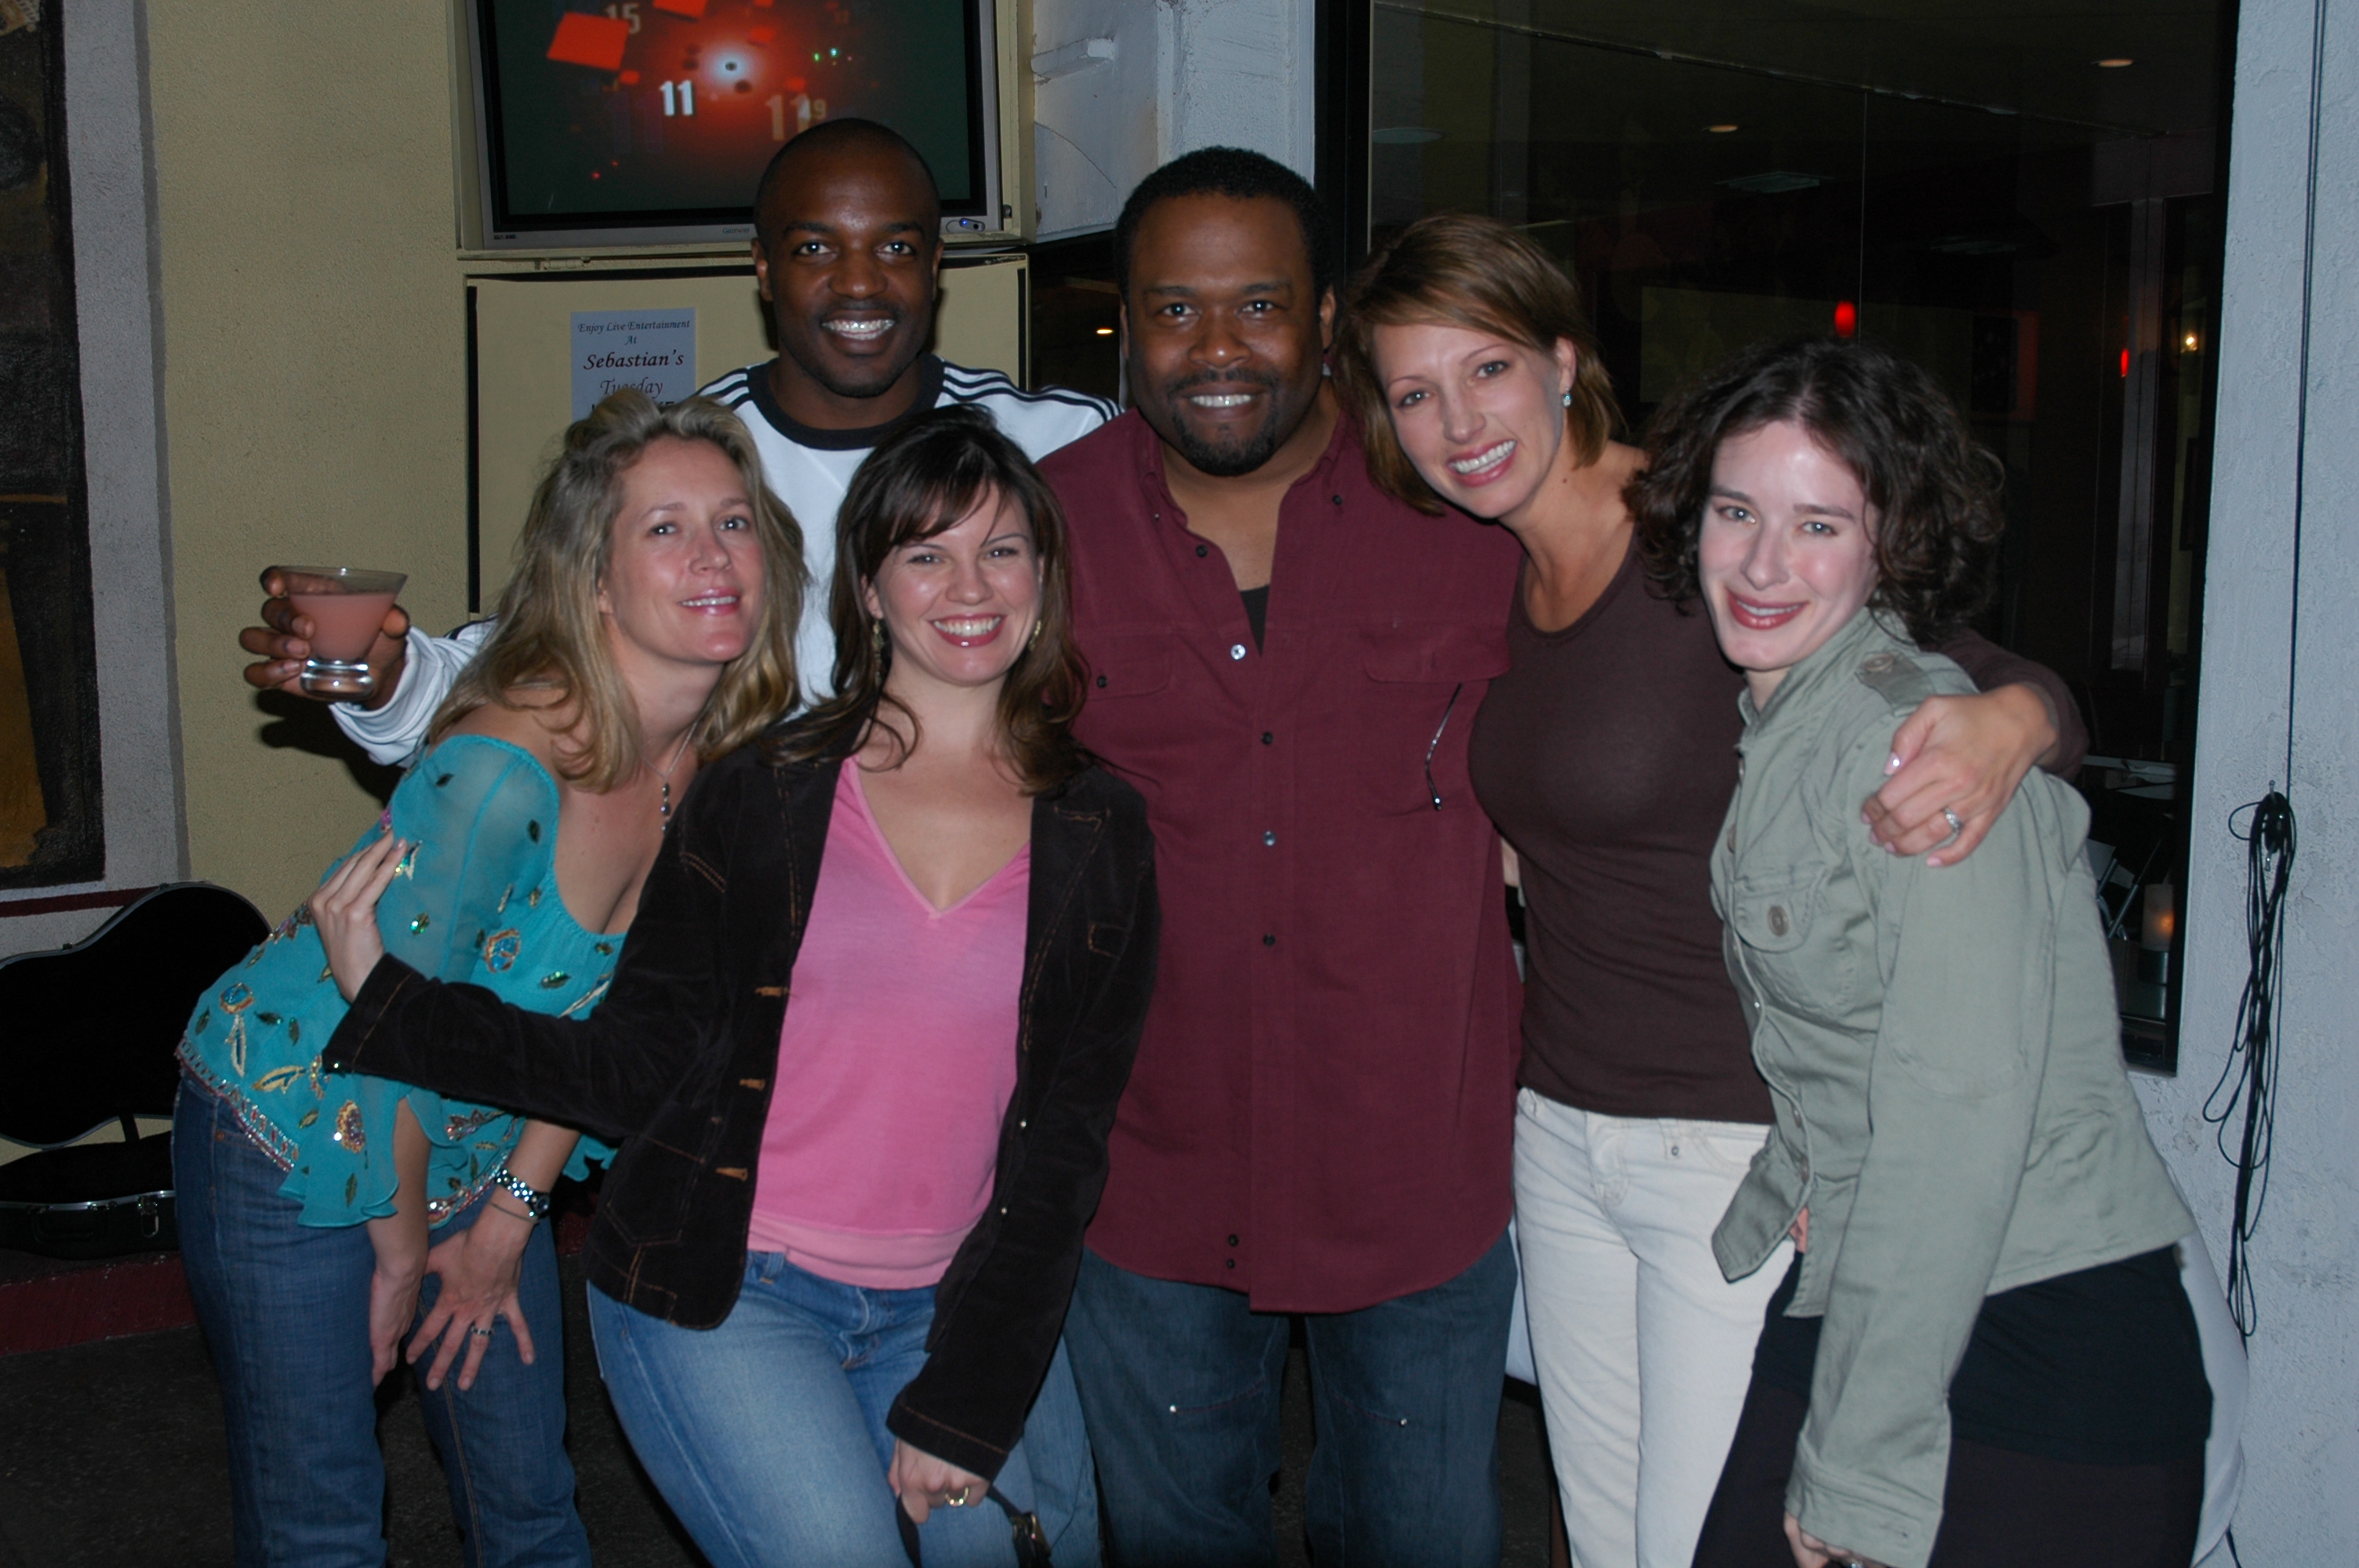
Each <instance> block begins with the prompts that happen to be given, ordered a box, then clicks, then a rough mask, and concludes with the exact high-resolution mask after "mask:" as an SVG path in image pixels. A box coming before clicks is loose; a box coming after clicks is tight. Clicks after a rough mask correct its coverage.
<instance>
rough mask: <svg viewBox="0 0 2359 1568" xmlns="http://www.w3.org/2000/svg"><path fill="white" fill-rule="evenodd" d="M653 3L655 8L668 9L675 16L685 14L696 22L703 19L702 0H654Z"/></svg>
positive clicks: (659, 9)
mask: <svg viewBox="0 0 2359 1568" xmlns="http://www.w3.org/2000/svg"><path fill="white" fill-rule="evenodd" d="M655 5H656V9H657V10H658V11H669V12H670V13H671V14H672V15H673V16H686V17H688V18H689V19H690V20H691V21H697V22H701V21H702V20H704V0H655Z"/></svg>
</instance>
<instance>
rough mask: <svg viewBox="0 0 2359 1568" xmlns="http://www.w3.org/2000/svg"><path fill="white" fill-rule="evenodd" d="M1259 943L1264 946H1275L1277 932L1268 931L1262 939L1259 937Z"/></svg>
mask: <svg viewBox="0 0 2359 1568" xmlns="http://www.w3.org/2000/svg"><path fill="white" fill-rule="evenodd" d="M1261 945H1262V946H1265V947H1275V946H1277V934H1276V933H1274V932H1273V933H1269V934H1266V935H1264V936H1263V937H1262V939H1261Z"/></svg>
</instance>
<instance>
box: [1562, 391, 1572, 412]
mask: <svg viewBox="0 0 2359 1568" xmlns="http://www.w3.org/2000/svg"><path fill="white" fill-rule="evenodd" d="M1564 406H1566V407H1567V408H1570V407H1571V406H1572V389H1571V387H1567V388H1565V392H1564Z"/></svg>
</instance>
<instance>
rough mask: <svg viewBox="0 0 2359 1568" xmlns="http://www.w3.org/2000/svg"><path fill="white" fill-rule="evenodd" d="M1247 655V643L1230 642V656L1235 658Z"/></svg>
mask: <svg viewBox="0 0 2359 1568" xmlns="http://www.w3.org/2000/svg"><path fill="white" fill-rule="evenodd" d="M1229 657H1231V658H1233V659H1242V658H1244V657H1245V644H1244V643H1230V644H1229Z"/></svg>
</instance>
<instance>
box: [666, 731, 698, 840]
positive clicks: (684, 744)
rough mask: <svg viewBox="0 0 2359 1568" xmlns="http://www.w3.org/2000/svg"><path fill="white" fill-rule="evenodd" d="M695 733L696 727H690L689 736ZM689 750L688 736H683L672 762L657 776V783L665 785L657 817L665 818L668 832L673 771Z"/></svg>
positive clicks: (673, 751)
mask: <svg viewBox="0 0 2359 1568" xmlns="http://www.w3.org/2000/svg"><path fill="white" fill-rule="evenodd" d="M695 732H696V730H695V727H694V726H693V725H691V726H690V727H689V735H692V734H694V733H695ZM687 750H688V735H682V736H681V737H680V738H679V745H678V746H677V747H675V748H673V750H672V753H671V761H670V762H667V763H665V764H664V771H663V772H662V773H658V774H657V775H656V782H657V783H658V784H661V785H663V799H662V800H661V801H660V802H658V805H657V806H656V815H657V816H660V817H662V818H663V825H664V829H665V831H667V832H669V830H670V828H671V771H672V769H674V768H676V767H678V766H679V759H680V757H681V755H682V754H683V753H685V752H687Z"/></svg>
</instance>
